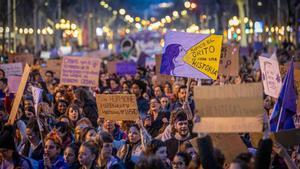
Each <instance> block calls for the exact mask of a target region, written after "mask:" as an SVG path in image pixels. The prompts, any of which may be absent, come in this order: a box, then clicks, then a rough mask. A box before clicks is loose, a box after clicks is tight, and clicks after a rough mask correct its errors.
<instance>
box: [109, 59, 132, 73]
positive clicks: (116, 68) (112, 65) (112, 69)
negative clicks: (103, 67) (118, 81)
mask: <svg viewBox="0 0 300 169" xmlns="http://www.w3.org/2000/svg"><path fill="white" fill-rule="evenodd" d="M136 66H137V65H136V63H135V62H131V61H111V62H108V65H107V71H108V73H116V74H117V75H121V76H122V75H125V74H129V75H134V74H136V71H137V68H136Z"/></svg>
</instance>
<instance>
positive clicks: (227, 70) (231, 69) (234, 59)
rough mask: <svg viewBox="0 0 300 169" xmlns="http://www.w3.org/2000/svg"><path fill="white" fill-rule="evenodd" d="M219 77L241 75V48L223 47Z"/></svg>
mask: <svg viewBox="0 0 300 169" xmlns="http://www.w3.org/2000/svg"><path fill="white" fill-rule="evenodd" d="M219 75H230V76H238V75H239V47H238V46H231V45H223V46H222V51H221V58H220V65H219Z"/></svg>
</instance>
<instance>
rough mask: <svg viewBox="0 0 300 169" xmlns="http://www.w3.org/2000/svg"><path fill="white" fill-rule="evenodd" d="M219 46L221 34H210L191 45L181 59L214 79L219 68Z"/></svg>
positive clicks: (220, 44)
mask: <svg viewBox="0 0 300 169" xmlns="http://www.w3.org/2000/svg"><path fill="white" fill-rule="evenodd" d="M221 47H222V36H220V35H210V36H209V37H207V38H206V39H204V40H203V41H200V42H199V43H198V44H196V45H194V46H193V47H191V48H190V49H189V50H188V51H187V53H186V55H185V56H184V57H183V61H185V62H186V63H187V64H189V65H191V66H192V67H194V68H196V69H197V70H199V71H200V72H202V73H204V74H206V75H207V76H208V77H210V78H212V79H214V80H216V79H217V76H218V70H219V63H220V56H221Z"/></svg>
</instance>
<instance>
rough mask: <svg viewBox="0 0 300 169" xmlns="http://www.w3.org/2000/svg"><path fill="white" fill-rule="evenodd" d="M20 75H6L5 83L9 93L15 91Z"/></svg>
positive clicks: (19, 81)
mask: <svg viewBox="0 0 300 169" xmlns="http://www.w3.org/2000/svg"><path fill="white" fill-rule="evenodd" d="M21 78H22V77H21V76H8V77H7V84H8V90H9V92H10V93H17V91H18V88H19V85H20V83H21Z"/></svg>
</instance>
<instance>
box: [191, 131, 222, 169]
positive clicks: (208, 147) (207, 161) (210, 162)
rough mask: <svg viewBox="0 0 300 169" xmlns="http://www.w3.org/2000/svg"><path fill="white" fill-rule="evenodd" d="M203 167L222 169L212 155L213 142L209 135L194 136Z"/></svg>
mask: <svg viewBox="0 0 300 169" xmlns="http://www.w3.org/2000/svg"><path fill="white" fill-rule="evenodd" d="M195 139H196V142H197V146H198V151H199V155H200V161H201V163H202V167H203V169H222V166H220V165H218V163H217V159H216V158H215V156H214V148H213V143H212V140H211V138H210V136H205V137H203V138H195Z"/></svg>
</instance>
